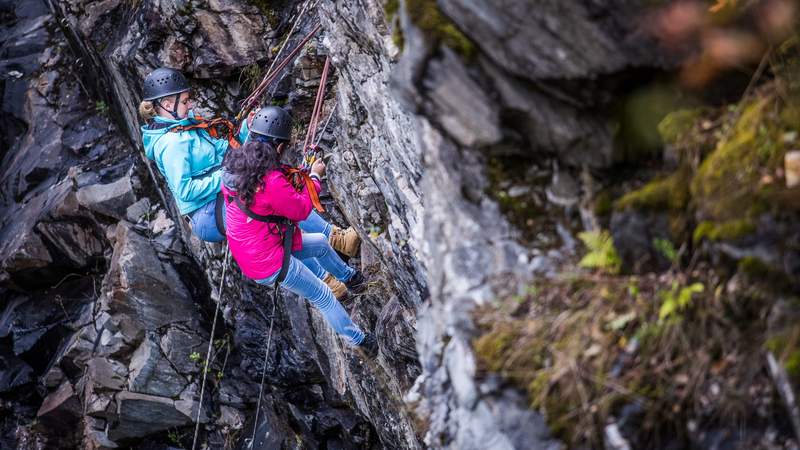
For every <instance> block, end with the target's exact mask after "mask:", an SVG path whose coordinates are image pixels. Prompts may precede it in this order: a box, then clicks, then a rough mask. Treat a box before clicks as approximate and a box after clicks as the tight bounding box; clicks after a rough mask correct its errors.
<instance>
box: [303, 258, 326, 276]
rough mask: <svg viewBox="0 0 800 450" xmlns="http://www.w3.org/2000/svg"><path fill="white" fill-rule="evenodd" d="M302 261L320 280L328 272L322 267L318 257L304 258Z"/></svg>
mask: <svg viewBox="0 0 800 450" xmlns="http://www.w3.org/2000/svg"><path fill="white" fill-rule="evenodd" d="M301 261H302V263H303V264H305V266H306V267H308V270H310V271H311V273H313V274H314V276H315V277H317V278H319V279H320V280H321V279H323V278H325V275H327V274H328V271H326V270H325V269H324V268H323V267H322V265H321V264H320V263H319V261H317V258H306V259H302V260H301Z"/></svg>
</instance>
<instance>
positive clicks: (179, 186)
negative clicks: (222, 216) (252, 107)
mask: <svg viewBox="0 0 800 450" xmlns="http://www.w3.org/2000/svg"><path fill="white" fill-rule="evenodd" d="M189 117H194V115H193V114H192V112H189ZM153 120H154V121H155V123H156V124H158V125H161V126H163V128H158V129H150V126H149V125H145V126H143V127H142V144H143V145H144V152H145V155H147V158H148V159H151V160H153V161H155V162H156V165H157V166H158V170H159V171H160V172H161V174H162V175H164V178H166V179H167V185H169V189H170V191H172V195H173V196H174V197H175V201H176V202H177V203H178V209H179V210H180V212H181V214H184V215H185V214H189V213H191V212H193V211H195V210H196V209H198V208H200V207H201V206H203V205H205V204H206V203H208V202H210V201H212V200H214V198H215V197H216V195H217V192H219V191H220V180H221V176H222V171H221V170H220V169H221V168H222V158H223V157H224V156H225V152H226V151H227V150H228V141H227V140H225V139H214V138H212V137H211V136H209V134H208V132H207V131H205V130H198V129H194V130H189V131H181V132H170V131H169V130H170V129H171V128H173V127H176V126H178V125H191V124H192V123H193V120H192V119H189V118H185V119H182V120H173V119H166V118H164V117H160V116H157V117H156V118H154V119H153ZM248 132H249V130H248V129H247V121H246V120H245V121H243V122H242V127H241V130H240V131H239V142H244V141H245V140H246V139H247V135H248Z"/></svg>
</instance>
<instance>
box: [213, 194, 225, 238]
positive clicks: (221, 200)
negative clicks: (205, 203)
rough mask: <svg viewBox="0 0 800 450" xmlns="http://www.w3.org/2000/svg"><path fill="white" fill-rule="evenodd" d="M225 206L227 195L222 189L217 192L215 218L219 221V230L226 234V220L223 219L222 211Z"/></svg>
mask: <svg viewBox="0 0 800 450" xmlns="http://www.w3.org/2000/svg"><path fill="white" fill-rule="evenodd" d="M224 208H225V196H224V195H223V194H222V191H219V192H217V200H216V203H214V219H215V221H216V222H217V231H219V234H221V235H223V236H225V221H224V220H222V211H223V209H224Z"/></svg>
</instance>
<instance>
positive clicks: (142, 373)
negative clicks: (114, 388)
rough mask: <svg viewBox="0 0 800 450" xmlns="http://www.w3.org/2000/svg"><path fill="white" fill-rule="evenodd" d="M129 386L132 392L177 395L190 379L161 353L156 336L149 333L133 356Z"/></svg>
mask: <svg viewBox="0 0 800 450" xmlns="http://www.w3.org/2000/svg"><path fill="white" fill-rule="evenodd" d="M129 369H130V377H129V379H128V388H129V389H130V391H131V392H141V393H145V394H153V395H158V396H161V397H170V398H171V397H175V396H177V395H178V394H180V393H181V392H182V391H183V390H184V388H185V387H186V385H187V384H188V381H187V380H186V378H184V377H183V376H181V375H180V374H179V373H178V372H176V371H175V369H174V368H173V367H172V364H170V362H169V360H167V359H166V358H165V357H164V355H163V354H162V353H161V349H160V348H159V345H158V342H157V341H156V338H155V337H154V336H152V335H151V334H149V333H148V334H147V336H146V337H145V339H144V340H143V341H142V343H141V345H140V346H139V348H137V349H136V351H135V352H134V353H133V356H131V362H130V366H129Z"/></svg>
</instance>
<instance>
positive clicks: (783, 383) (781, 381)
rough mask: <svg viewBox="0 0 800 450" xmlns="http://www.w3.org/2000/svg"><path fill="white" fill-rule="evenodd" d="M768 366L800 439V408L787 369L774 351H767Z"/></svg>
mask: <svg viewBox="0 0 800 450" xmlns="http://www.w3.org/2000/svg"><path fill="white" fill-rule="evenodd" d="M767 367H768V368H769V374H770V376H772V381H774V382H775V387H776V388H777V389H778V393H779V394H780V396H781V400H783V403H784V404H785V405H786V411H787V412H788V413H789V419H790V420H791V422H792V428H793V429H794V435H795V437H796V438H797V439H798V440H800V408H798V407H797V400H796V397H795V395H794V390H793V389H792V385H791V384H790V383H789V376H788V375H787V374H786V369H784V368H783V366H781V365H780V363H779V362H778V360H777V359H775V355H773V354H772V352H767Z"/></svg>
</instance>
